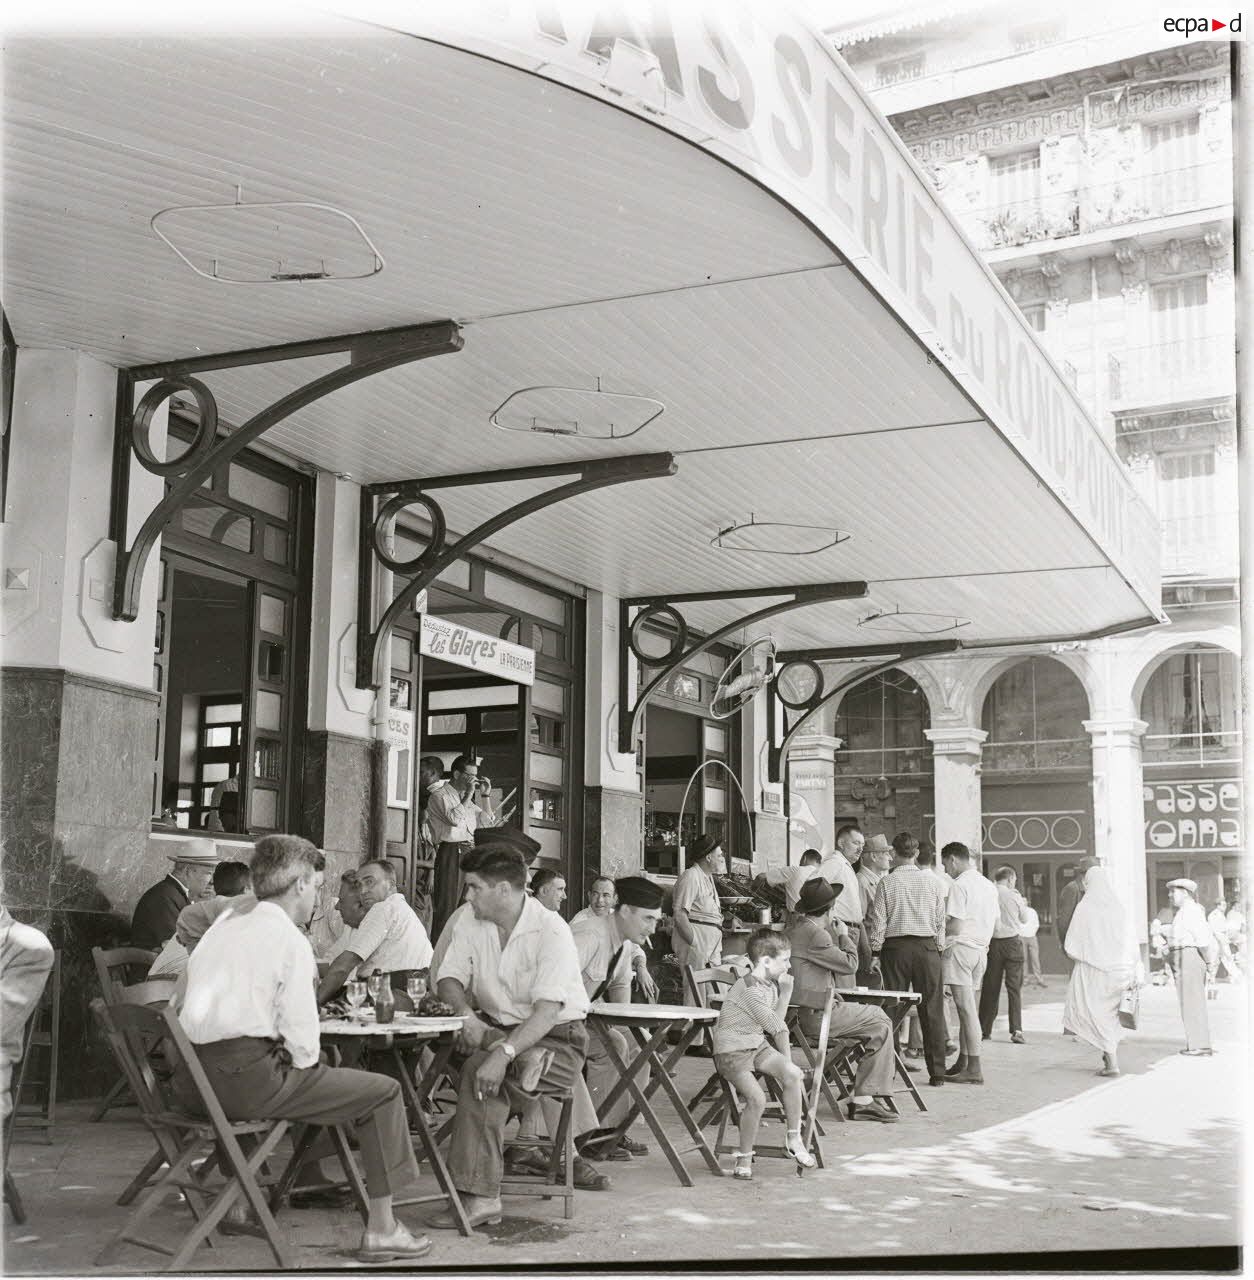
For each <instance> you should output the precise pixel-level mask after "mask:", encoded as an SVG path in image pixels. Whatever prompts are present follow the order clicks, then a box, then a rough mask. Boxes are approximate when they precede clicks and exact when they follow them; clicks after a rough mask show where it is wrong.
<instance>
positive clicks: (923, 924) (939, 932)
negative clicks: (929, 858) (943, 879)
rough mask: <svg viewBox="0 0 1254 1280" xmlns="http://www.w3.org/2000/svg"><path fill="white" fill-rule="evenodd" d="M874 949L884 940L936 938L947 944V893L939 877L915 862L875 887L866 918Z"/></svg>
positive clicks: (895, 872) (938, 944) (898, 869)
mask: <svg viewBox="0 0 1254 1280" xmlns="http://www.w3.org/2000/svg"><path fill="white" fill-rule="evenodd" d="M866 927H867V932H868V933H869V934H870V941H871V950H872V951H879V950H880V948H881V947H882V946H883V945H884V939H885V938H926V937H933V938H935V939H936V945H937V946H938V947H943V946H944V944H945V890H944V888H943V887H942V886H941V883H940V881H939V880H937V878H936V877H935V876H934V875H932V874H930V873H929V872H927V871H924V870H923V869H922V868H921V867H917V866H915V865H914V864H912V863H907V864H906V865H905V866H901V867H898V868H897V869H896V870H895V871H893V872H891V873H890V874H888V875H886V876H885V877H884V878H883V880H881V881H880V882H879V884H877V885H876V886H875V899H874V901H873V902H872V903H871V909H870V911H868V912H867V917H866Z"/></svg>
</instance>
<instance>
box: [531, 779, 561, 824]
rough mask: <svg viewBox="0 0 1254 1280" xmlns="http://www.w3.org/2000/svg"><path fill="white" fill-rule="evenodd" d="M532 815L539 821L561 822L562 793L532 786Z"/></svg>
mask: <svg viewBox="0 0 1254 1280" xmlns="http://www.w3.org/2000/svg"><path fill="white" fill-rule="evenodd" d="M531 816H532V818H534V819H535V820H536V821H537V822H561V820H562V795H561V792H560V791H547V790H545V789H544V788H542V787H532V788H531Z"/></svg>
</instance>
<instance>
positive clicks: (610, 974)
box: [570, 876, 664, 1160]
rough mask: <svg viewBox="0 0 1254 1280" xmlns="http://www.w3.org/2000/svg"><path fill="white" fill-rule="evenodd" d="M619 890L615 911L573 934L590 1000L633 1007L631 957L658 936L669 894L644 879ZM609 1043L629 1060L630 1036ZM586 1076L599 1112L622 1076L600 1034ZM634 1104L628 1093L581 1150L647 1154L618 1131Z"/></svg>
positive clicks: (593, 1039)
mask: <svg viewBox="0 0 1254 1280" xmlns="http://www.w3.org/2000/svg"><path fill="white" fill-rule="evenodd" d="M614 890H615V896H616V898H617V900H618V906H617V907H616V908H615V909H614V911H612V912H610V913H609V914H608V915H604V916H596V915H591V916H587V917H585V918H584V919H582V920H580V921H579V922H578V923H576V924H573V925H571V930H570V931H571V933H572V934H573V935H574V939H575V949H576V950H577V951H578V953H579V968H580V972H581V974H582V976H583V985H584V989H585V990H586V991H587V993H588V999H589V1000H591V1001H594V1002H595V1001H597V1000H605V1001H608V1002H609V1003H611V1004H629V1003H630V1002H631V978H632V953H633V951H638V950H639V948H640V945H641V944H642V943H644V942H645V941H646V940H647V939H649V938H651V937H652V936H653V932H654V930H655V929H656V928H657V926H658V922H659V921H660V920H661V919H662V899H663V897H664V891H663V889H662V886H661V885H659V884H654V883H653V881H652V880H647V879H645V877H644V876H627V877H625V878H624V879H622V880H619V881H617V882H616V883H615V885H614ZM610 1039H611V1040H612V1041H613V1042H614V1048H615V1051H616V1052H617V1053H618V1056H619V1057H620V1058H623V1059H624V1060H626V1057H627V1038H626V1036H624V1035H623V1034H622V1033H621V1032H619V1031H611V1032H610ZM587 1078H588V1091H589V1093H591V1095H592V1099H593V1101H594V1102H595V1103H596V1106H597V1108H598V1109H600V1107H601V1104H602V1102H603V1101H604V1100H605V1097H606V1096H607V1095H608V1094H609V1092H610V1090H611V1089H613V1087H614V1085H615V1084H617V1083H618V1078H619V1077H618V1071H617V1070H616V1068H615V1067H614V1064H613V1063H612V1062H611V1061H610V1058H609V1054H608V1053H607V1052H606V1048H605V1043H604V1042H603V1041H602V1040H601V1038H600V1036H596V1035H589V1037H588V1059H587ZM631 1105H632V1103H631V1097H630V1095H629V1094H626V1093H624V1095H623V1097H622V1098H621V1099H620V1101H619V1102H618V1103H617V1104H615V1107H614V1110H613V1111H612V1112H611V1113H610V1114H608V1115H603V1116H601V1117H600V1121H601V1127H600V1128H599V1129H597V1130H594V1131H593V1132H592V1133H590V1134H587V1135H585V1136H584V1137H583V1139H582V1142H581V1145H580V1151H581V1152H582V1153H583V1154H584V1155H586V1156H590V1157H591V1158H592V1159H594V1160H596V1159H600V1160H614V1159H622V1158H623V1157H624V1156H626V1157H630V1156H643V1155H648V1153H649V1149H648V1147H646V1146H645V1145H644V1143H642V1142H635V1141H633V1140H632V1139H631V1138H629V1137H628V1136H627V1134H626V1133H625V1132H623V1133H619V1132H618V1129H619V1126H620V1125H621V1124H622V1121H623V1119H624V1118H625V1117H626V1115H627V1113H628V1111H630V1110H631Z"/></svg>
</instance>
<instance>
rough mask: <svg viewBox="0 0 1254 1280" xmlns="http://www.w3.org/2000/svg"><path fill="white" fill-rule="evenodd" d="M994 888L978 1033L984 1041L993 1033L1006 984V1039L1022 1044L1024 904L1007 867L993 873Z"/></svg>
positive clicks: (1025, 905)
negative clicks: (993, 914)
mask: <svg viewBox="0 0 1254 1280" xmlns="http://www.w3.org/2000/svg"><path fill="white" fill-rule="evenodd" d="M993 884H994V885H996V887H997V923H996V924H995V925H994V926H993V936H992V938H991V939H990V941H989V944H988V968H987V969H986V970H985V973H984V982H983V985H982V986H981V987H980V1030H981V1031H982V1032H983V1033H984V1039H985V1040H987V1039H989V1038H990V1037H991V1036H992V1034H993V1023H994V1022H996V1021H997V1006H998V1003H999V1002H1000V1000H1001V984H1002V981H1003V980H1004V981H1005V983H1006V1004H1007V1008H1008V1012H1009V1014H1010V1039H1011V1041H1012V1042H1013V1043H1014V1044H1023V1043H1024V1038H1023V1004H1022V1000H1021V998H1020V996H1021V993H1022V991H1023V939H1022V938H1021V937H1020V936H1019V930H1020V929H1022V928H1023V926H1024V924H1025V923H1026V921H1027V918H1028V904H1027V903H1026V902H1024V900H1023V895H1022V894H1021V893H1020V892H1019V891H1018V889H1016V888H1015V873H1014V870H1013V869H1012V868H1011V867H998V868H997V870H996V871H995V872H993Z"/></svg>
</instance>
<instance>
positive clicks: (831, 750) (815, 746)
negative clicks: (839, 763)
mask: <svg viewBox="0 0 1254 1280" xmlns="http://www.w3.org/2000/svg"><path fill="white" fill-rule="evenodd" d="M843 743H844V739H843V738H833V737H832V736H831V734H829V733H799V734H798V735H797V737H796V738H795V739H794V740H793V744H792V746H791V747H790V748H789V751H788V759H789V762H790V763H792V764H800V763H801V762H802V761H806V762H808V763H813V762H814V761H816V760H822V761H824V762H825V763H827V764H831V763H832V762H833V760H834V759H835V756H836V752H837V751H838V750H839V749H840V747H841V746H842V745H843Z"/></svg>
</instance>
